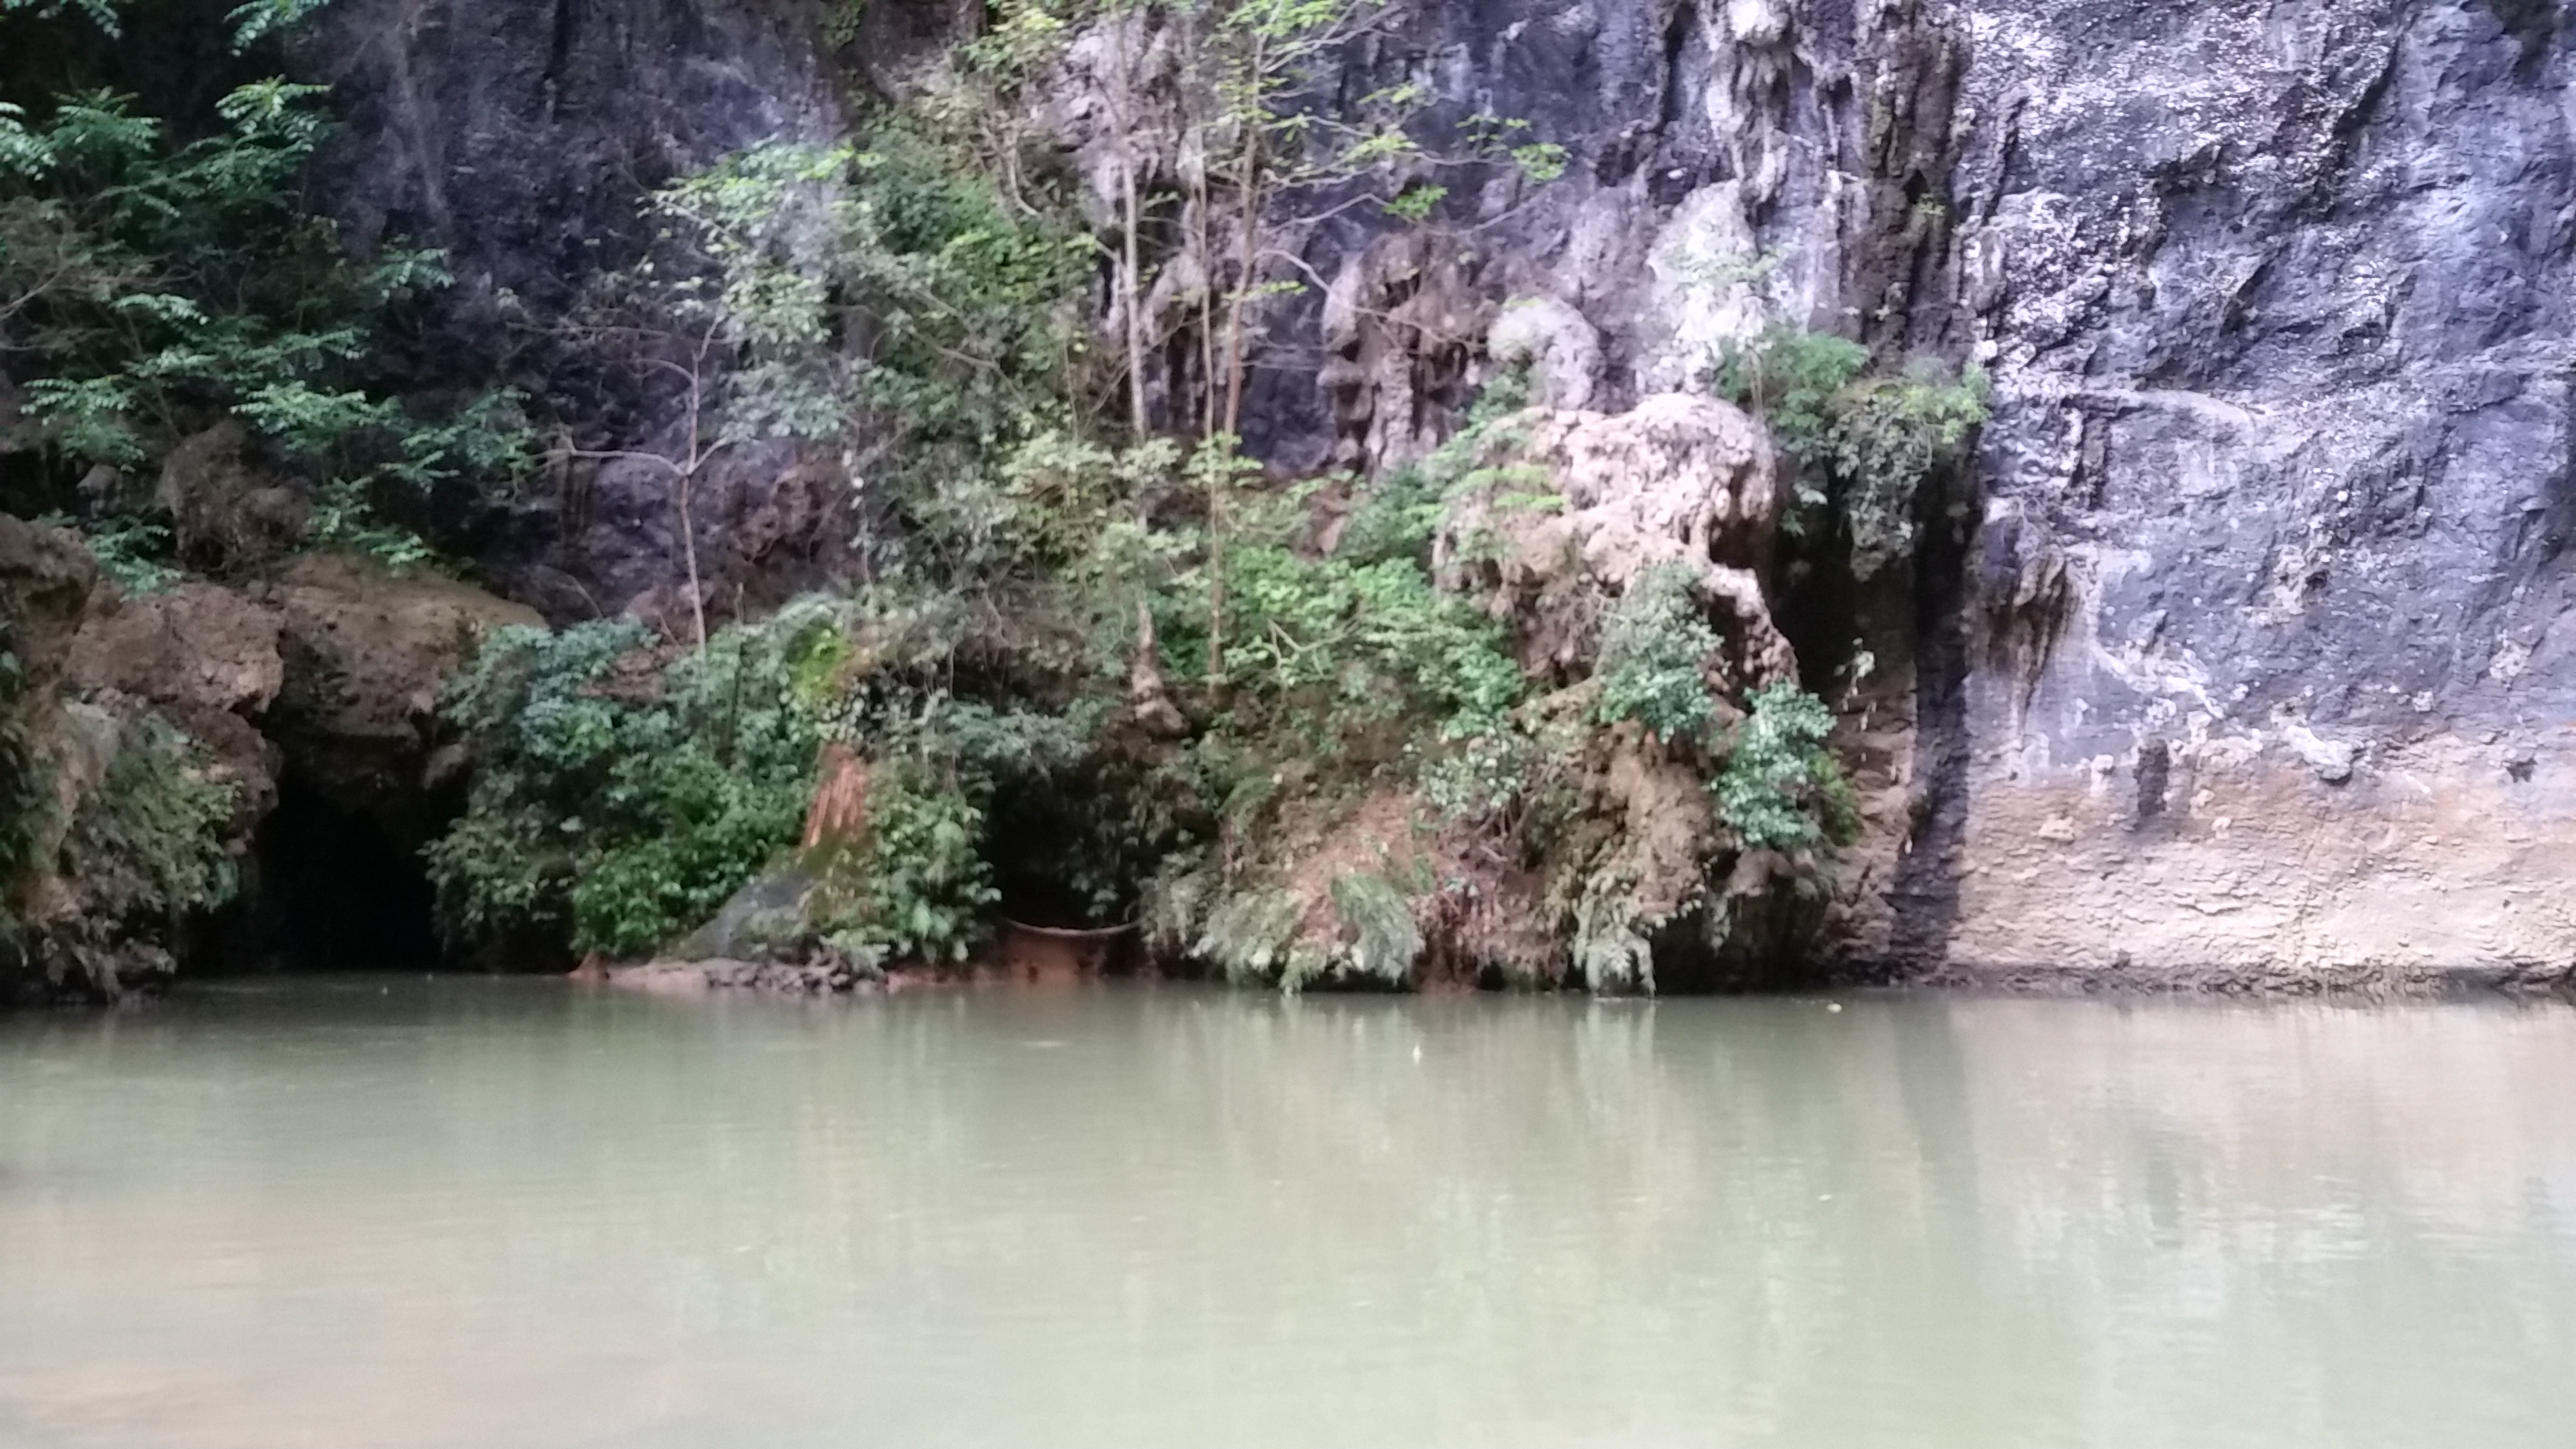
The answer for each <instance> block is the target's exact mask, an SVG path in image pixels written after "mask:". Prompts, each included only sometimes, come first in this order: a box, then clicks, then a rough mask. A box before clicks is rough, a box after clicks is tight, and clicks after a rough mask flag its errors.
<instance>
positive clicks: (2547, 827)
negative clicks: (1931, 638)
mask: <svg viewBox="0 0 2576 1449" xmlns="http://www.w3.org/2000/svg"><path fill="white" fill-rule="evenodd" d="M1975 9H1976V12H1977V14H1978V16H1979V18H1980V21H1981V24H1980V26H1979V35H1980V39H1979V43H1978V45H1977V48H1976V51H1975V54H1974V57H1973V59H1972V62H1971V64H1970V66H1969V69H1968V72H1967V80H1966V95H1965V103H1966V105H1967V106H1968V107H1970V108H1971V109H1972V111H1973V113H1974V114H1975V115H1976V117H1977V118H1978V124H1977V126H1976V128H1975V131H1974V138H1973V141H1972V143H1971V145H1970V148H1969V151H1968V156H1967V159H1966V160H1965V162H1964V163H1963V165H1962V167H1961V170H1960V175H1959V181H1958V188H1957V189H1958V193H1959V196H1960V206H1961V211H1962V213H1963V218H1964V223H1963V226H1964V231H1965V241H1964V248H1963V249H1964V253H1965V255H1966V257H1967V258H1968V261H1967V265H1966V267H1965V269H1964V270H1965V273H1966V275H1967V277H1968V279H1969V280H1968V283H1967V285H1966V287H1965V289H1964V291H1963V295H1962V297H1961V299H1960V300H1961V302H1962V304H1963V306H1964V307H1965V308H1966V309H1967V310H1968V311H1969V312H1970V313H1971V314H1972V317H1973V322H1972V323H1971V324H1970V325H1971V326H1972V327H1973V329H1974V332H1975V335H1976V336H1977V337H1978V338H1979V339H1980V342H1979V346H1980V348H1981V350H1982V351H1983V352H1984V353H1985V354H1986V355H1987V356H1988V357H1989V358H1990V359H1991V364H1990V365H1991V366H1992V368H1993V370H1994V373H1995V377H1996V381H1997V384H1998V397H1999V400H2000V405H1999V408H1998V412H1997V416H1996V419H1995V422H1994V424H1993V425H1992V426H1991V427H1990V428H1989V429H1988V431H1987V449H1986V460H1985V463H1986V466H1985V469H1984V478H1983V485H1984V489H1983V491H1984V497H1983V500H1982V504H1981V508H1982V511H1983V515H1984V522H1985V530H1984V535H1985V536H1984V541H1983V544H1982V545H1981V548H1980V551H1979V555H1978V558H1977V563H1976V568H1975V579H1974V588H1973V591H1972V593H1971V596H1970V602H1969V605H1968V610H1967V615H1966V617H1965V618H1964V619H1963V620H1962V621H1961V627H1962V628H1963V629H1965V630H1966V631H1967V632H1968V633H1969V634H1970V635H1971V636H1972V637H1973V638H1974V639H1976V640H1979V641H1982V645H1983V647H1982V648H1981V649H1980V651H1979V652H1980V653H1981V654H1982V656H1983V660H1982V662H1981V664H1980V666H1979V667H1978V668H1976V669H1975V670H1974V671H1973V672H1972V673H1971V674H1970V675H1969V676H1968V680H1967V689H1966V692H1965V694H1964V696H1963V698H1962V699H1961V701H1960V705H1959V709H1960V712H1959V715H1958V718H1957V720H1956V722H1955V725H1954V726H1953V727H1954V728H1956V729H1957V730H1959V731H1960V732H1961V734H1962V736H1963V738H1964V740H1965V742H1966V748H1965V750H1964V752H1963V754H1962V755H1961V756H1960V757H1959V758H1958V759H1957V760H1956V761H1955V762H1954V765H1953V769H1952V773H1951V778H1950V779H1949V780H1948V781H1947V782H1945V783H1944V785H1943V786H1942V789H1943V791H1944V795H1943V799H1942V813H1943V819H1944V821H1945V826H1944V833H1943V835H1942V837H1941V838H1939V839H1938V840H1936V841H1934V842H1932V843H1933V844H1934V845H1935V846H1936V848H1937V854H1936V855H1935V856H1934V857H1933V858H1934V859H1936V860H1937V861H1938V862H1939V869H1940V871H1941V873H1942V875H1943V877H1944V878H1945V883H1944V884H1943V886H1942V887H1941V889H1940V892H1939V893H1937V894H1936V903H1935V904H1933V905H1931V907H1930V908H1931V909H1933V910H1935V911H1937V912H1938V913H1939V914H1940V915H1942V916H1944V917H1946V921H1945V922H1944V931H1943V933H1942V935H1941V937H1940V938H1939V948H1938V949H1937V950H1936V951H1932V952H1928V953H1927V955H1926V958H1925V959H1924V960H1922V961H1921V962H1920V963H1919V964H1920V965H1923V966H1926V967H1930V968H1933V969H1936V970H1939V971H1941V972H1943V973H1944V974H1948V975H1967V976H1975V977H1980V978H1982V977H1989V976H1994V975H1997V974H2004V975H2008V976H2011V977H2014V978H2017V979H2029V978H2035V977H2036V978H2047V977H2055V976H2057V975H2059V974H2060V973H2071V974H2073V975H2075V976H2077V977H2085V976H2092V975H2099V974H2106V973H2107V974H2121V975H2127V976H2132V977H2137V978H2143V979H2155V980H2167V979H2170V980H2174V981H2178V982H2185V983H2219V984H2241V985H2265V986H2296V985H2301V984H2306V983H2313V982H2326V983H2343V982H2372V983H2407V982H2421V981H2434V980H2443V979H2469V980H2481V981H2484V980H2510V981H2548V980H2562V979H2566V978H2568V977H2570V976H2571V975H2576V895H2571V893H2570V891H2569V890H2568V888H2567V887H2568V884H2569V881H2570V879H2571V871H2576V733H2571V729H2570V725H2571V721H2576V591H2571V590H2576V557H2571V556H2570V555H2569V553H2568V551H2567V543H2568V541H2569V538H2570V534H2571V531H2576V457H2571V439H2576V410H2571V395H2570V388H2569V380H2568V379H2569V376H2570V372H2571V368H2576V335H2571V332H2570V323H2571V313H2570V303H2569V297H2570V295H2571V293H2570V284H2571V281H2576V275H2571V272H2572V271H2576V261H2572V260H2571V252H2570V242H2571V237H2576V233H2571V230H2570V228H2571V225H2576V222H2571V217H2576V129H2571V124H2570V121H2569V115H2568V111H2567V109H2566V98H2567V86H2568V81H2569V73H2568V59H2567V55H2566V50H2565V46H2564V43H2563V40H2562V38H2561V33H2560V26H2559V22H2558V21H2557V19H2556V7H2554V6H2553V7H2547V8H2545V9H2540V8H2535V7H2515V8H2512V9H2510V10H2508V9H2507V8H2506V7H2503V6H2490V5H2486V4H2472V5H2443V6H2434V5H2421V4H2412V3H2399V0H2375V3H2360V4H2338V5H2292V6H2283V5H2274V4H2256V3H2236V4H2205V5H2192V6H2172V7H2149V8H2144V9H2142V10H2141V11H2140V12H2138V13H2133V14H2127V15H2119V16H2105V15H2104V14H2102V13H2101V12H2100V10H2099V8H2098V7H2091V6H2083V5H2076V4H2066V3H2049V0H2022V3H2004V0H1980V3H1979V4H1978V5H1977V6H1976V7H1975ZM2038 579H2055V580H2058V582H2057V583H2055V584H2054V585H2053V586H2049V587H2045V588H2042V589H2039V590H2033V589H2032V588H2031V587H2029V585H2030V583H2031V581H2033V580H2038ZM2043 596H2044V597H2043ZM2034 606H2039V607H2038V608H2037V609H2036V611H2034ZM2034 612H2036V614H2037V615H2038V617H2036V618H2034V617H2033V616H2034Z"/></svg>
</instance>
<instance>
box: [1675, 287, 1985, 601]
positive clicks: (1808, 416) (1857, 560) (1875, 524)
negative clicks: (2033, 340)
mask: <svg viewBox="0 0 2576 1449" xmlns="http://www.w3.org/2000/svg"><path fill="white" fill-rule="evenodd" d="M1869 361H1870V356H1869V351H1868V349H1866V348H1864V347H1862V346H1861V345H1860V344H1859V343H1856V342H1849V341H1845V340H1844V339H1842V338H1839V337H1831V336H1826V335H1823V334H1820V333H1811V332H1802V331H1799V330H1797V329H1795V328H1789V327H1776V326H1775V327H1773V328H1771V329H1770V330H1768V331H1766V332H1764V333H1763V334H1762V336H1761V338H1760V339H1759V340H1757V341H1756V342H1754V343H1753V344H1752V345H1750V346H1739V347H1732V348H1729V349H1727V350H1726V351H1725V352H1724V353H1723V354H1722V355H1721V357H1720V361H1719V365H1718V373H1717V387H1718V390H1719V391H1720V392H1722V393H1724V394H1725V395H1726V396H1728V397H1730V398H1732V399H1734V400H1735V401H1736V402H1738V403H1741V404H1743V405H1745V406H1747V407H1751V408H1754V409H1757V410H1759V411H1760V412H1761V414H1762V418H1763V421H1764V423H1765V424H1767V425H1768V426H1769V428H1770V429H1771V435H1772V437H1773V439H1774V440H1776V441H1777V442H1778V443H1779V445H1780V446H1781V448H1782V449H1783V450H1784V451H1786V452H1787V453H1788V454H1789V455H1790V458H1791V460H1792V461H1793V462H1794V463H1796V464H1797V465H1798V466H1799V467H1801V468H1802V469H1812V470H1814V471H1815V473H1816V474H1817V475H1819V477H1818V479H1816V480H1813V481H1810V480H1801V482H1800V483H1799V486H1798V498H1799V501H1800V503H1801V504H1803V505H1805V506H1807V507H1809V508H1815V507H1821V506H1822V505H1824V504H1825V503H1827V502H1828V501H1839V503H1840V506H1841V513H1842V518H1843V522H1844V525H1845V527H1846V528H1847V530H1848V531H1849V535H1850V541H1851V568H1852V574H1853V576H1854V577H1856V578H1860V579H1868V578H1872V577H1874V576H1876V575H1877V574H1878V572H1879V571H1880V570H1881V569H1884V568H1885V567H1887V565H1889V564H1890V563H1893V562H1894V561H1896V560H1897V559H1900V558H1904V557H1906V556H1908V555H1910V554H1911V553H1912V552H1913V551H1914V544H1915V532H1916V526H1915V520H1914V514H1915V500H1916V498H1917V497H1918V495H1919V494H1920V493H1921V491H1922V488H1923V484H1924V483H1925V482H1926V481H1927V480H1928V479H1930V478H1931V477H1932V475H1933V473H1934V472H1935V471H1936V470H1937V469H1939V468H1941V467H1942V466H1943V465H1945V464H1947V463H1949V462H1950V461H1951V460H1953V459H1954V458H1956V457H1957V456H1958V454H1959V451H1960V450H1961V449H1962V448H1963V447H1964V446H1966V444H1967V441H1968V439H1969V437H1970V436H1971V435H1972V434H1973V433H1974V432H1975V431H1976V429H1977V428H1978V427H1979V426H1981V425H1982V424H1983V423H1984V422H1985V420H1986V415H1987V404H1988V401H1989V398H1990V392H1989V389H1988V386H1987V383H1986V379H1985V375H1984V374H1983V373H1981V372H1979V371H1977V370H1976V369H1975V368H1970V369H1968V370H1967V371H1966V372H1965V373H1963V374H1962V375H1960V376H1959V377H1958V379H1957V380H1956V381H1952V380H1951V379H1950V378H1949V377H1948V376H1946V375H1945V374H1944V373H1943V372H1942V370H1941V369H1940V368H1939V366H1938V365H1936V364H1932V363H1918V364H1916V365H1915V366H1913V367H1910V368H1908V369H1907V370H1906V372H1905V373H1904V374H1903V375H1902V376H1898V377H1874V378H1873V377H1864V376H1863V373H1864V372H1865V371H1866V369H1867V368H1868V366H1869ZM1817 481H1821V482H1826V483H1830V484H1832V485H1833V488H1834V492H1833V493H1832V494H1831V495H1828V494H1827V493H1825V492H1822V491H1820V490H1819V489H1818V488H1817V486H1816V482H1817ZM1798 517H1799V516H1798V515H1797V514H1795V513H1793V514H1792V515H1791V516H1790V526H1791V527H1792V529H1793V530H1794V529H1796V528H1798V527H1799V526H1800V525H1799V522H1798Z"/></svg>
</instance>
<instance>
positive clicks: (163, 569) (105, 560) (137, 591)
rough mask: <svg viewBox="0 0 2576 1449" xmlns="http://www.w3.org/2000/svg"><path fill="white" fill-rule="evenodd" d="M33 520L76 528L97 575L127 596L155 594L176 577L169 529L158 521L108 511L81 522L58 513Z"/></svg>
mask: <svg viewBox="0 0 2576 1449" xmlns="http://www.w3.org/2000/svg"><path fill="white" fill-rule="evenodd" d="M36 521H37V522H38V523H42V524H45V525H47V526H48V527H52V528H68V529H73V530H75V531H77V532H79V533H80V535H81V538H82V541H83V542H85V543H87V544H88V545H89V552H90V557H91V558H93V559H96V560H97V561H98V571H99V573H100V575H101V576H103V577H105V578H106V579H107V581H108V582H109V583H112V584H114V585H116V587H117V591H118V592H120V593H122V594H124V595H125V596H126V597H128V598H142V597H144V596H145V595H148V594H157V593H160V592H162V591H163V590H165V589H168V588H169V587H170V586H172V585H173V584H176V583H177V582H178V581H179V570H178V569H176V568H174V567H172V566H171V564H170V563H169V561H168V560H169V557H170V530H168V529H166V528H164V527H162V526H161V525H159V524H157V523H146V522H144V521H143V520H141V519H138V518H125V517H118V516H114V515H111V516H108V517H105V518H100V519H97V520H94V521H92V522H90V523H87V524H83V523H81V522H80V521H78V520H76V519H74V518H72V517H70V516H69V515H67V514H61V513H49V514H46V515H45V516H44V517H42V518H39V519H37V520H36Z"/></svg>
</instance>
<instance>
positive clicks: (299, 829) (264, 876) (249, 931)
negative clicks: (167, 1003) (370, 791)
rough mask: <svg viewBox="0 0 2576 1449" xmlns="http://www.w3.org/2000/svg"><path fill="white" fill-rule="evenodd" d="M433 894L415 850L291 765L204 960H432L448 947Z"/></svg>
mask: <svg viewBox="0 0 2576 1449" xmlns="http://www.w3.org/2000/svg"><path fill="white" fill-rule="evenodd" d="M435 901H436V896H435V893H434V892H433V890H432V889H431V886H430V883H429V876H428V873H427V872H426V870H425V869H424V868H423V866H422V864H421V860H420V855H419V852H418V851H416V850H413V849H410V848H407V847H406V846H404V845H403V844H402V843H401V842H399V841H397V840H395V839H394V838H393V837H392V835H391V834H390V833H389V832H387V831H386V829H385V827H384V826H383V824H382V823H381V822H379V821H377V820H376V819H375V818H374V817H372V816H370V815H368V814H366V813H365V812H363V811H353V810H345V809H342V808H340V807H339V806H337V805H335V804H333V803H332V802H331V801H330V800H329V799H328V798H326V797H325V796H324V795H323V794H322V793H321V792H320V791H319V790H317V789H315V788H314V787H313V786H312V784H311V783H310V782H308V781H306V780H304V779H302V778H301V777H299V776H298V775H297V774H296V773H295V772H294V771H292V770H289V771H288V772H287V774H286V776H285V777H284V778H283V779H282V780H280V781H279V782H278V792H277V808H276V809H274V810H272V811H270V812H269V815H268V818H267V819H265V820H263V821H261V822H260V826H259V831H258V833H257V834H256V835H255V836H254V837H253V838H252V841H251V856H250V859H248V860H247V861H245V862H244V863H243V870H242V890H241V895H240V897H239V898H238V899H237V901H236V902H235V904H234V905H233V907H232V909H231V910H230V911H229V912H227V914H226V916H225V917H224V918H223V919H220V920H219V921H218V922H217V923H216V927H215V930H214V933H213V939H212V940H211V941H209V942H208V948H209V949H208V951H207V952H206V954H207V955H208V956H209V958H210V959H209V960H208V961H207V962H206V963H205V964H206V966H207V968H208V969H210V970H213V971H218V972H301V971H377V970H383V971H428V970H432V969H434V968H436V967H437V966H438V965H439V964H440V963H441V959H442V956H443V954H444V953H443V952H442V950H441V948H440V944H439V937H438V929H437V924H436V918H435V915H434V906H435Z"/></svg>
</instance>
